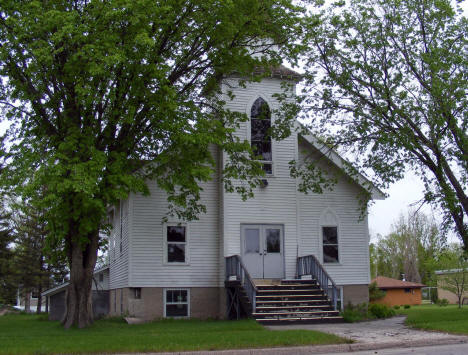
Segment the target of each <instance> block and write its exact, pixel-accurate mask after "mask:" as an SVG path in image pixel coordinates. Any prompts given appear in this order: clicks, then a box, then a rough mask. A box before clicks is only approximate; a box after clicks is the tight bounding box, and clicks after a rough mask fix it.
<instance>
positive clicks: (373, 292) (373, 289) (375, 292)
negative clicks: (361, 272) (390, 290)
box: [369, 281, 386, 301]
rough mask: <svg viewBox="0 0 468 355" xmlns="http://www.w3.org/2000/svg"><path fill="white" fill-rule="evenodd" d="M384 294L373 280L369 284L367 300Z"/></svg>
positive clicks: (373, 299) (378, 297) (377, 298)
mask: <svg viewBox="0 0 468 355" xmlns="http://www.w3.org/2000/svg"><path fill="white" fill-rule="evenodd" d="M385 295H386V292H385V291H382V290H381V289H380V288H378V287H377V283H376V282H375V281H374V282H372V283H371V284H369V301H375V300H379V299H381V298H383V297H385Z"/></svg>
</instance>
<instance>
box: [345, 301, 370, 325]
mask: <svg viewBox="0 0 468 355" xmlns="http://www.w3.org/2000/svg"><path fill="white" fill-rule="evenodd" d="M341 316H342V317H343V320H344V321H345V322H347V323H354V322H359V321H362V320H366V319H368V318H369V313H368V311H367V303H362V304H358V305H356V306H353V305H352V304H351V303H349V304H348V305H347V306H346V307H345V309H344V311H343V312H342V313H341Z"/></svg>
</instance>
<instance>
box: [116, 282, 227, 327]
mask: <svg viewBox="0 0 468 355" xmlns="http://www.w3.org/2000/svg"><path fill="white" fill-rule="evenodd" d="M181 288H182V287H181ZM184 289H188V290H190V314H189V317H190V318H199V319H207V318H215V319H218V318H225V316H226V315H225V313H226V309H225V308H226V296H225V293H226V290H225V289H224V288H218V287H187V288H184ZM109 315H110V316H128V317H136V318H143V319H147V320H152V319H159V318H163V317H164V288H162V287H142V288H141V294H140V298H135V290H134V289H133V288H121V289H114V290H110V312H109Z"/></svg>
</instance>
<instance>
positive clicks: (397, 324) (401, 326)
mask: <svg viewBox="0 0 468 355" xmlns="http://www.w3.org/2000/svg"><path fill="white" fill-rule="evenodd" d="M405 318H406V317H405V316H399V317H393V318H389V319H383V320H375V321H369V322H359V323H336V324H304V325H287V326H269V327H268V328H269V329H272V330H284V329H310V330H318V331H321V332H327V333H331V334H336V335H339V336H341V337H345V338H349V339H352V340H354V342H355V343H356V344H394V345H401V344H407V343H418V344H422V345H430V344H449V343H450V344H451V343H454V342H460V343H461V342H468V336H464V335H453V334H447V333H441V332H433V331H422V330H416V329H412V328H409V327H407V326H406V325H405V323H404V322H405ZM428 342H430V344H429V343H428Z"/></svg>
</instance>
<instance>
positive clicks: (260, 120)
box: [250, 97, 273, 174]
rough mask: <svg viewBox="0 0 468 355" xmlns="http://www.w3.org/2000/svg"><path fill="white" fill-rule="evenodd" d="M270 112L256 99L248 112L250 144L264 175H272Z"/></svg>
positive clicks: (261, 101)
mask: <svg viewBox="0 0 468 355" xmlns="http://www.w3.org/2000/svg"><path fill="white" fill-rule="evenodd" d="M270 128H271V111H270V107H269V106H268V104H267V102H266V101H265V100H264V99H262V98H261V97H259V98H257V99H256V100H255V102H254V103H253V105H252V108H251V110H250V144H251V145H252V150H253V152H254V154H255V156H256V158H257V159H258V160H259V161H260V162H262V163H263V170H265V173H267V174H272V170H273V169H272V165H273V164H272V161H273V154H272V149H271V136H270Z"/></svg>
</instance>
